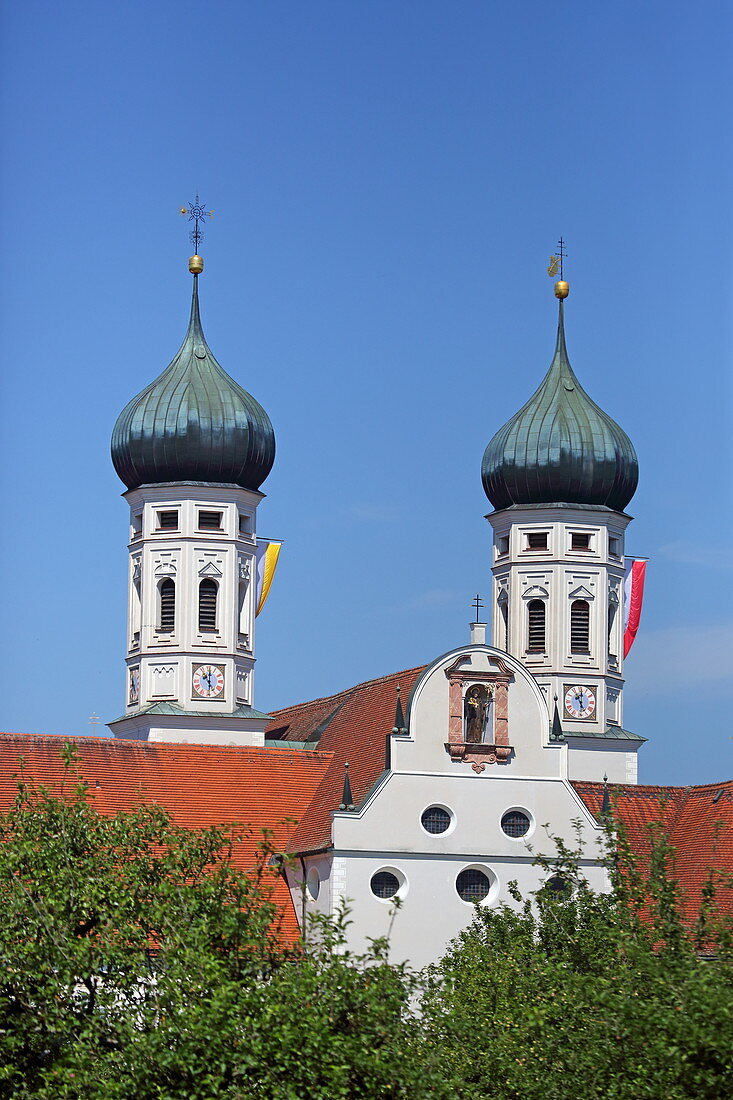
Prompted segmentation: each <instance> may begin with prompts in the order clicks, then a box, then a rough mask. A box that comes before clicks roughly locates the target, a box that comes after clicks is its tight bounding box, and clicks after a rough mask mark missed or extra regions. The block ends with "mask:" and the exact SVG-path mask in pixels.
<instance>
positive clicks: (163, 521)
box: [158, 510, 178, 531]
mask: <svg viewBox="0 0 733 1100" xmlns="http://www.w3.org/2000/svg"><path fill="white" fill-rule="evenodd" d="M158 530H159V531H177V530H178V511H177V510H176V511H170V512H158Z"/></svg>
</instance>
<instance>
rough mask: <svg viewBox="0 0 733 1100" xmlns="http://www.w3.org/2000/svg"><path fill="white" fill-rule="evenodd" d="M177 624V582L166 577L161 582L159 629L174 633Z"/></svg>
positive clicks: (165, 632) (163, 631)
mask: <svg viewBox="0 0 733 1100" xmlns="http://www.w3.org/2000/svg"><path fill="white" fill-rule="evenodd" d="M175 626H176V582H175V581H174V580H171V578H170V577H166V578H165V579H164V580H162V581H161V582H160V618H159V621H158V630H159V631H161V633H164V634H172V632H173V631H174V630H175Z"/></svg>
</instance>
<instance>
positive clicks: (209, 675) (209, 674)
mask: <svg viewBox="0 0 733 1100" xmlns="http://www.w3.org/2000/svg"><path fill="white" fill-rule="evenodd" d="M193 693H194V695H195V696H198V698H199V699H218V698H219V696H221V695H223V694H224V668H223V666H222V665H197V666H196V668H195V669H194V670H193Z"/></svg>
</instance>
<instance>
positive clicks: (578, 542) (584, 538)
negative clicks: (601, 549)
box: [570, 531, 590, 550]
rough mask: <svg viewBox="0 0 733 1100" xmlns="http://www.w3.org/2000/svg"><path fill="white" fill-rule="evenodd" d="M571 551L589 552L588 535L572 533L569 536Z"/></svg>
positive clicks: (578, 532) (577, 532)
mask: <svg viewBox="0 0 733 1100" xmlns="http://www.w3.org/2000/svg"><path fill="white" fill-rule="evenodd" d="M570 549H571V550H590V535H587V534H585V533H581V532H580V531H573V532H572V534H571V535H570Z"/></svg>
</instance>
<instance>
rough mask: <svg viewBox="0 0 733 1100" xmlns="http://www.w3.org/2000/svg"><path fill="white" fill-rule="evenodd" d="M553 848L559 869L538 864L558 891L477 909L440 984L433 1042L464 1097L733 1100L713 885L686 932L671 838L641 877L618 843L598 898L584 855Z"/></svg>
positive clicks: (726, 941) (724, 947)
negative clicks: (583, 866) (711, 955)
mask: <svg viewBox="0 0 733 1100" xmlns="http://www.w3.org/2000/svg"><path fill="white" fill-rule="evenodd" d="M556 845H557V852H556V855H555V856H554V858H553V859H552V860H548V859H543V858H541V857H538V858H537V860H536V861H537V862H538V863H539V864H541V865H543V869H544V871H545V872H546V873H552V874H553V876H554V882H555V885H556V886H560V887H561V888H560V889H556V890H552V889H548V888H547V886H545V887H543V889H541V890H539V891H538V892H537V893H536V894H534V895H533V896H532V897H531V898H527V899H523V898H521V897H519V895H518V894H516V892H515V901H516V903H517V907H516V908H515V909H511V908H509V907H507V906H499V907H497V908H495V909H489V908H486V907H481V906H477V911H476V915H475V918H474V920H473V922H472V924H471V925H470V926H469V927H468V928H467V929H466V931H465V932H463V933H462V934H461V935H460V936H459V937H458V938H457V939H456V940H455V941H454V942H453V944H452V945H451V947H450V949H449V951H448V953H447V954H446V956H445V958H444V959H443V960H442V962H441V963H440V965H439V966H437V967H435V968H434V969H433V971H432V974H431V988H430V989H429V991H428V993H427V994H426V997H425V1002H424V1008H425V1018H424V1027H425V1033H426V1035H429V1036H430V1037H431V1041H432V1042H433V1043H434V1044H435V1045H436V1047H438V1048H440V1049H441V1050H442V1051H443V1053H444V1058H445V1064H446V1069H447V1076H448V1078H449V1084H450V1087H451V1088H452V1089H453V1090H454V1094H455V1095H456V1096H457V1097H461V1098H463V1097H471V1098H475V1097H477V1096H481V1097H483V1096H486V1097H491V1098H492V1100H517V1098H521V1100H567V1098H568V1097H573V1098H574V1100H596V1098H598V1100H601V1098H603V1100H662V1098H664V1100H683V1098H685V1100H687V1098H691V1097H710V1098H711V1100H712V1098H720V1097H723V1096H733V967H732V965H731V962H732V956H731V949H730V948H731V939H730V927H729V925H728V924H727V923H726V922H724V921H722V920H718V919H716V916H715V912H716V906H715V902H716V896H715V895H716V888H715V887H714V885H713V881H712V879H711V880H710V886H709V889H708V891H707V892H706V893H707V896H706V899H705V903H704V905H703V908H702V911H701V914H700V918H699V920H698V923H697V926H696V927H695V928H694V929H690V928H689V927H688V926H686V924H685V922H684V921H683V919H682V915H681V913H682V908H681V897H680V892H679V888H678V885H677V883H676V882H675V880H674V876H673V874H672V872H671V856H672V853H671V851H670V849H669V848H668V846H667V843H666V841H665V839H664V837H663V836H662V835H657V836H652V837H651V838H650V854H649V857H648V861H647V860H645V861H644V866H643V867H642V866H640V864H639V861H638V860H637V859H636V858H635V857H634V855H633V853H632V852H631V851H630V849H629V846H628V844H627V843H626V840H625V838H624V836H623V834H622V833H621V832H620V831H619V832H614V831H611V832H609V836H608V858H607V860H606V866H607V870H608V873H609V877H610V879H611V887H612V888H611V890H610V891H609V893H605V894H594V893H593V892H592V891H591V890H590V889H589V887H588V885H587V882H586V880H585V878H584V877H583V875H582V872H581V859H582V851H581V850H580V847H578V848H577V849H576V850H571V849H569V848H568V847H567V846H565V845H564V844H562V843H561V842H558V841H556ZM728 885H730V884H728ZM721 886H722V887H723V888H725V884H721ZM701 950H705V951H706V952H708V953H714V955H715V961H712V959H711V958H709V957H708V958H705V957H701V954H700V952H701Z"/></svg>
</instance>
